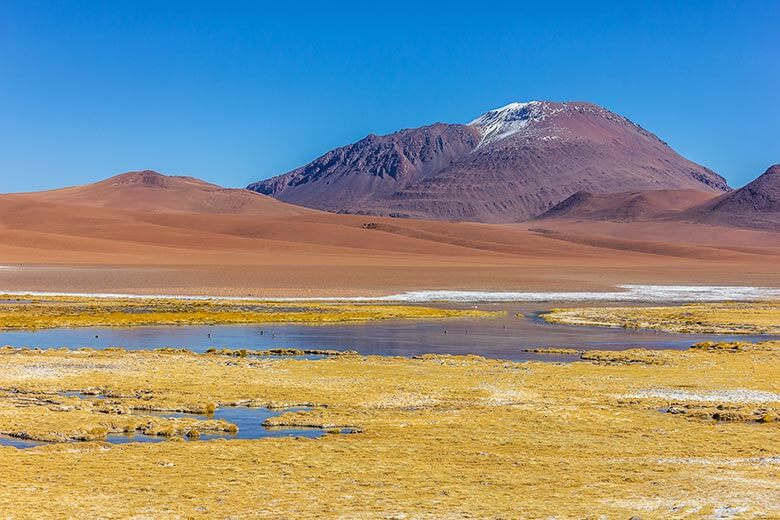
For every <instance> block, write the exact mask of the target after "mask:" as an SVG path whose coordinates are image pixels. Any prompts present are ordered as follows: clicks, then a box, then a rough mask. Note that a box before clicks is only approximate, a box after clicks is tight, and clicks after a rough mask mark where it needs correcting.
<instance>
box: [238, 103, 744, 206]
mask: <svg viewBox="0 0 780 520" xmlns="http://www.w3.org/2000/svg"><path fill="white" fill-rule="evenodd" d="M248 188H249V189H250V190H254V191H258V192H260V193H263V194H266V195H271V196H273V197H275V198H277V199H280V200H283V201H285V202H290V203H293V204H299V205H302V206H308V207H313V208H319V209H325V210H328V211H334V212H344V213H365V214H377V215H392V216H405V217H416V218H434V219H444V220H472V221H481V222H517V221H522V220H527V219H529V218H532V217H534V216H537V215H539V214H541V213H544V212H545V211H547V210H548V209H550V208H551V207H552V206H554V205H556V204H558V203H559V202H561V201H563V200H564V199H566V198H567V197H569V196H571V195H573V194H574V193H577V192H580V191H586V192H590V193H596V194H599V193H618V192H629V191H649V190H664V189H674V190H677V189H693V190H700V191H705V192H711V193H714V194H720V193H723V192H724V191H728V190H729V187H728V185H727V184H726V181H725V180H724V179H723V178H722V177H720V176H719V175H717V174H716V173H714V172H712V171H710V170H708V169H707V168H704V167H702V166H699V165H698V164H695V163H693V162H691V161H688V160H687V159H685V158H683V157H681V156H680V155H678V154H677V153H675V152H674V151H673V150H672V149H671V148H670V147H669V146H668V145H667V144H666V143H664V142H663V141H661V140H660V139H658V138H657V137H656V136H654V135H653V134H651V133H650V132H647V131H646V130H644V129H642V128H641V127H639V126H638V125H636V124H634V123H632V122H631V121H629V120H628V119H626V118H624V117H621V116H619V115H617V114H614V113H612V112H610V111H608V110H606V109H604V108H601V107H598V106H596V105H593V104H590V103H553V102H543V101H532V102H529V103H512V104H510V105H507V106H505V107H502V108H500V109H497V110H492V111H490V112H487V113H486V114H484V115H482V116H480V117H478V118H477V119H475V120H474V121H472V122H471V123H469V124H468V125H447V124H435V125H432V126H427V127H423V128H418V129H411V130H403V131H400V132H397V133H394V134H391V135H387V136H374V135H370V136H368V137H366V138H365V139H362V140H361V141H358V142H357V143H354V144H351V145H348V146H345V147H342V148H338V149H336V150H333V151H331V152H328V153H327V154H325V155H323V156H322V157H320V158H319V159H317V160H315V161H314V162H312V163H310V164H308V165H306V166H303V167H301V168H298V169H296V170H293V171H291V172H289V173H286V174H284V175H281V176H278V177H274V178H272V179H268V180H265V181H260V182H257V183H254V184H251V185H250V186H249V187H248Z"/></svg>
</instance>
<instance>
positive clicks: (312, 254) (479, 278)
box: [0, 172, 780, 297]
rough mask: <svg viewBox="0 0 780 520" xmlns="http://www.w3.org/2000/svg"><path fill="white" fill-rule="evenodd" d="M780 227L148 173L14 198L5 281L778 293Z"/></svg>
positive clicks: (8, 207)
mask: <svg viewBox="0 0 780 520" xmlns="http://www.w3.org/2000/svg"><path fill="white" fill-rule="evenodd" d="M779 259H780V238H778V234H777V233H773V232H768V231H761V230H749V229H740V228H736V227H728V226H714V225H710V224H697V223H690V222H664V221H650V222H609V221H595V222H594V221H587V220H579V221H578V220H566V219H545V220H543V221H531V222H526V223H519V224H480V223H467V222H457V223H456V222H445V221H426V220H409V219H394V218H385V217H367V216H355V215H337V214H332V213H326V212H321V211H316V210H310V209H306V208H301V207H297V206H291V205H288V204H285V203H282V202H279V201H276V200H274V199H272V198H270V197H266V196H263V195H260V194H257V193H252V192H249V191H246V190H235V189H225V188H220V187H218V186H214V185H211V184H208V183H205V182H203V181H198V180H196V179H191V178H186V177H166V176H162V175H160V174H157V173H154V172H135V173H128V174H124V175H121V176H118V177H114V178H111V179H108V180H106V181H102V182H100V183H97V184H93V185H85V186H80V187H75V188H67V189H62V190H55V191H50V192H39V193H29V194H11V195H0V265H1V266H2V267H0V289H2V290H5V291H46V292H56V291H66V292H107V293H146V294H196V295H197V294H204V295H207V294H219V295H234V296H247V295H252V296H283V297H284V296H355V295H384V294H389V293H397V292H403V291H409V290H427V289H450V290H455V289H471V290H493V291H501V290H532V291H534V290H536V291H548V290H556V291H571V290H611V289H614V285H615V284H622V283H647V284H715V285H717V284H721V285H752V286H765V285H768V286H777V285H778V284H780V280H779V279H778V273H777V264H778V261H780V260H779Z"/></svg>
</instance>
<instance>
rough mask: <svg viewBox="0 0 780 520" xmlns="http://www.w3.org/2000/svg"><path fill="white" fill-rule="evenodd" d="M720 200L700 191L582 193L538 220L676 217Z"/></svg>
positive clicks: (561, 203)
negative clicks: (712, 200)
mask: <svg viewBox="0 0 780 520" xmlns="http://www.w3.org/2000/svg"><path fill="white" fill-rule="evenodd" d="M714 197H717V195H716V194H714V193H712V192H707V191H699V190H656V191H639V192H636V191H634V192H628V193H601V194H596V193H588V192H585V191H579V192H577V193H575V194H574V195H572V196H571V197H569V198H567V199H566V200H564V201H563V202H560V203H558V204H556V205H555V206H553V207H552V208H550V209H549V210H547V211H546V212H544V213H543V214H541V215H540V216H539V217H537V220H546V219H571V220H611V221H616V222H621V221H625V222H627V221H635V220H653V219H660V218H673V217H674V216H675V215H676V214H677V213H678V212H680V211H682V210H685V209H688V208H691V207H693V206H697V205H700V204H703V203H704V202H706V201H709V200H711V199H713V198H714Z"/></svg>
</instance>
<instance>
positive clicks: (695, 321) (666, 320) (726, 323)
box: [541, 301, 780, 334]
mask: <svg viewBox="0 0 780 520" xmlns="http://www.w3.org/2000/svg"><path fill="white" fill-rule="evenodd" d="M541 317H542V318H543V319H544V320H545V321H547V322H549V323H560V324H565V325H587V326H598V327H624V328H629V329H652V330H665V331H670V332H683V333H711V334H780V301H771V302H726V303H692V304H688V305H679V306H672V307H583V308H565V309H552V310H551V311H550V312H548V313H545V314H542V315H541Z"/></svg>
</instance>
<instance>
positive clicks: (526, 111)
mask: <svg viewBox="0 0 780 520" xmlns="http://www.w3.org/2000/svg"><path fill="white" fill-rule="evenodd" d="M547 105H548V103H546V102H543V101H525V102H513V103H509V104H508V105H504V106H503V107H500V108H496V109H493V110H489V111H487V112H485V113H484V114H482V115H481V116H479V117H478V118H476V119H475V120H473V121H472V122H470V123H469V126H473V127H476V128H478V129H479V130H480V132H482V135H483V138H482V142H481V143H480V146H481V145H484V144H488V143H491V142H494V141H498V140H500V139H503V138H505V137H509V136H510V135H513V134H516V133H518V132H520V131H521V130H523V129H524V128H526V127H527V126H528V124H529V123H530V122H531V121H534V120H538V119H541V118H543V117H544V113H545V108H546V107H547Z"/></svg>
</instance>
